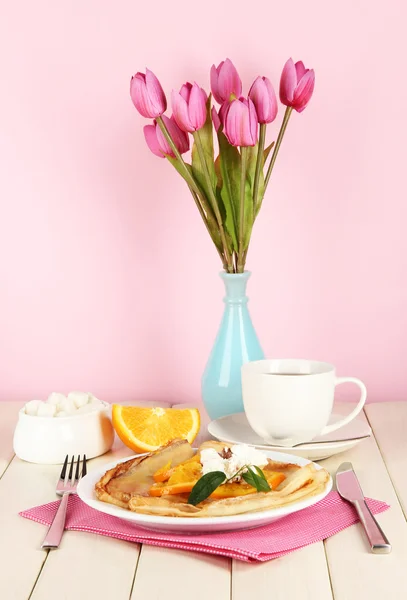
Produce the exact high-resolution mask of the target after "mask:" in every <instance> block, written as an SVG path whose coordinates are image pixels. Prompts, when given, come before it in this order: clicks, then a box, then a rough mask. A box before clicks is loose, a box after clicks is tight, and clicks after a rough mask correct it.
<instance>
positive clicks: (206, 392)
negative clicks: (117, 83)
mask: <svg viewBox="0 0 407 600" xmlns="http://www.w3.org/2000/svg"><path fill="white" fill-rule="evenodd" d="M250 275H251V273H250V272H249V271H245V272H244V273H236V274H233V273H221V274H220V276H221V278H222V279H223V281H224V283H225V288H226V296H225V298H224V302H225V310H224V313H223V317H222V322H221V324H220V328H219V331H218V335H217V337H216V340H215V343H214V346H213V348H212V352H211V354H210V356H209V360H208V362H207V365H206V368H205V371H204V374H203V376H202V399H203V403H204V406H205V408H206V411H207V413H208V415H209V416H210V418H211V419H217V418H218V417H223V416H224V415H229V414H232V413H237V412H243V400H242V381H241V367H242V365H243V364H244V363H246V362H248V361H251V360H260V359H262V358H264V353H263V350H262V348H261V346H260V342H259V340H258V338H257V335H256V332H255V330H254V327H253V323H252V320H251V318H250V314H249V310H248V308H247V302H248V300H249V299H248V297H247V296H246V285H247V281H248V279H249V277H250Z"/></svg>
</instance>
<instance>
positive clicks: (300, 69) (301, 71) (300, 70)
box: [295, 60, 309, 83]
mask: <svg viewBox="0 0 407 600" xmlns="http://www.w3.org/2000/svg"><path fill="white" fill-rule="evenodd" d="M308 70H309V69H306V68H305V66H304V63H303V62H302V60H299V61H298V62H296V63H295V72H296V73H297V83H299V82H300V81H301V79H302V77H303V76H304V75H305V73H307V71H308Z"/></svg>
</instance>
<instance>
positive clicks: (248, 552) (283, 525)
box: [20, 492, 390, 562]
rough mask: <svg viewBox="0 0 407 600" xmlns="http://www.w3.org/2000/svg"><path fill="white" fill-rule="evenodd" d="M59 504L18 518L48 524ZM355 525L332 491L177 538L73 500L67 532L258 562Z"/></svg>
mask: <svg viewBox="0 0 407 600" xmlns="http://www.w3.org/2000/svg"><path fill="white" fill-rule="evenodd" d="M58 504H59V501H56V502H50V503H49V504H43V505H42V506H37V507H35V508H30V509H29V510H24V511H23V512H21V513H20V515H21V516H22V517H26V518H27V519H31V520H33V521H37V522H38V523H42V524H43V525H49V524H50V523H51V522H52V519H53V518H54V515H55V512H56V510H57V508H58ZM367 504H368V506H369V508H370V510H371V511H372V513H373V514H377V513H380V512H383V511H385V510H387V509H388V508H390V507H389V505H388V504H386V503H385V502H380V501H379V500H371V499H369V498H367ZM357 521H358V517H357V515H356V513H355V511H354V509H353V507H352V506H351V505H350V504H348V503H347V502H345V501H344V500H342V498H341V497H340V496H339V494H338V493H337V492H330V493H329V494H328V496H326V498H324V499H323V500H321V502H318V504H314V506H311V507H310V508H306V509H304V510H301V511H299V512H297V513H293V514H291V515H289V516H287V517H284V518H282V519H279V520H278V521H275V522H274V523H271V524H270V525H265V526H263V527H258V528H257V529H249V530H247V531H237V532H225V533H211V534H200V535H174V534H165V533H159V532H155V531H148V530H147V529H143V528H141V527H138V526H137V525H134V524H133V523H130V522H129V521H124V520H122V519H119V518H118V517H112V516H110V515H106V514H104V513H101V512H99V511H97V510H94V509H93V508H90V507H89V506H87V505H86V504H85V503H84V502H82V500H80V498H79V497H78V496H76V495H74V496H71V497H70V498H69V504H68V512H67V520H66V529H70V530H72V531H89V532H92V533H96V534H98V535H106V536H109V537H115V538H119V539H121V540H126V541H129V542H137V543H140V544H151V545H153V546H164V547H166V548H179V549H181V550H191V551H195V552H207V553H208V554H220V555H222V556H229V557H231V558H237V559H239V560H244V561H247V562H254V561H266V560H271V559H272V558H278V557H279V556H284V554H289V553H290V552H293V551H294V550H297V549H298V548H303V547H304V546H308V545H309V544H313V543H314V542H319V541H321V540H324V539H325V538H328V537H330V536H331V535H334V534H335V533H338V532H339V531H342V529H345V528H346V527H349V526H350V525H353V524H354V523H356V522H357Z"/></svg>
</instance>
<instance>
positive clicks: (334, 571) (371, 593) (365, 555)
mask: <svg viewBox="0 0 407 600" xmlns="http://www.w3.org/2000/svg"><path fill="white" fill-rule="evenodd" d="M403 446H404V452H405V449H406V442H404V444H403ZM399 450H400V447H399ZM343 461H351V462H352V464H353V466H354V469H355V471H356V473H357V476H358V478H359V480H360V483H361V485H362V489H363V491H364V493H365V495H366V496H369V497H371V498H376V499H378V500H383V501H385V502H387V503H388V504H390V505H391V509H390V510H388V511H386V512H385V513H382V514H380V515H378V517H377V520H378V521H379V523H380V524H381V526H382V528H383V530H384V531H385V532H386V534H387V536H388V538H389V540H390V542H391V544H392V545H393V551H392V553H391V554H388V555H381V556H380V555H374V554H372V553H371V552H370V549H369V546H368V543H367V540H366V538H365V536H364V532H363V530H362V528H361V525H360V524H359V525H357V526H353V527H350V528H348V529H346V530H345V531H342V532H340V533H338V534H337V535H334V536H333V537H331V538H329V539H328V540H326V542H325V549H326V554H327V559H328V565H329V571H330V576H331V584H332V588H333V592H334V597H335V600H357V599H359V598H369V600H383V598H391V600H402V598H405V590H406V589H407V570H406V568H405V565H406V564H407V523H406V521H405V519H404V516H403V512H402V510H401V507H400V504H399V502H398V500H397V496H396V493H395V490H394V488H393V485H392V483H391V480H390V478H389V475H388V473H387V469H386V466H385V464H384V462H383V460H382V457H381V455H380V451H379V448H378V446H377V444H376V441H375V439H374V437H371V438H370V439H368V440H364V441H363V442H362V443H361V444H359V445H358V446H356V447H355V448H353V449H352V450H350V451H348V452H345V453H343V454H339V455H337V456H334V457H331V458H329V459H327V460H325V461H322V464H323V465H324V466H325V467H326V468H327V469H328V470H330V471H331V473H335V471H336V469H337V467H338V466H339V465H340V464H341V463H342V462H343Z"/></svg>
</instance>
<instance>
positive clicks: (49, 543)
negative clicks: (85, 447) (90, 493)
mask: <svg viewBox="0 0 407 600" xmlns="http://www.w3.org/2000/svg"><path fill="white" fill-rule="evenodd" d="M68 460H69V458H68V455H67V456H66V458H65V462H64V465H63V467H62V471H61V475H60V478H59V481H58V483H57V489H56V493H57V495H58V496H62V500H61V502H60V504H59V506H58V510H57V512H56V514H55V517H54V519H53V521H52V523H51V525H50V526H49V529H48V532H47V535H46V536H45V539H44V541H43V542H42V545H41V548H43V549H45V550H52V549H55V548H58V547H59V544H60V542H61V538H62V534H63V533H64V529H65V519H66V509H67V507H68V499H69V496H70V495H71V494H76V488H77V485H78V482H79V479H80V478H81V477H85V475H86V456H85V455H83V460H82V470H81V469H80V464H81V458H80V456H78V460H77V461H76V468H75V457H74V456H73V457H72V460H71V464H70V467H69V474H68V477H66V473H67V470H68ZM74 469H75V472H74Z"/></svg>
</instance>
